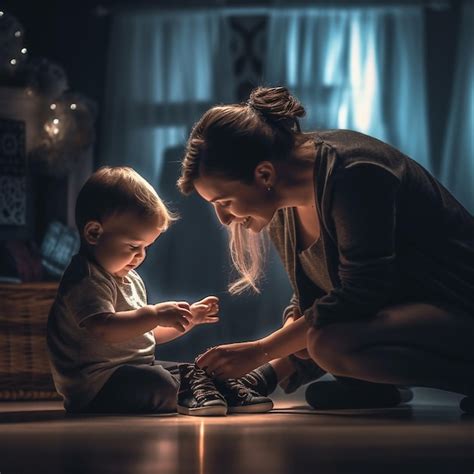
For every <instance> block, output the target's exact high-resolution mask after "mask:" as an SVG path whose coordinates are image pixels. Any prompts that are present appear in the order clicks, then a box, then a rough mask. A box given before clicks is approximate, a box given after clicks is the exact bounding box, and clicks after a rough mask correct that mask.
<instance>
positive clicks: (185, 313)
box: [179, 308, 193, 320]
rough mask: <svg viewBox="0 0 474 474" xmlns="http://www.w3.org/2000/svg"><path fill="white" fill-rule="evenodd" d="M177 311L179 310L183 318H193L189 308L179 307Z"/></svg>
mask: <svg viewBox="0 0 474 474" xmlns="http://www.w3.org/2000/svg"><path fill="white" fill-rule="evenodd" d="M179 312H180V313H181V315H182V316H184V317H185V318H188V319H189V320H191V319H193V313H191V311H190V310H189V309H185V308H180V309H179Z"/></svg>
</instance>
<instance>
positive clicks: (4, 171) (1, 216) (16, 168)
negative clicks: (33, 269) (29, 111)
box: [0, 119, 27, 226]
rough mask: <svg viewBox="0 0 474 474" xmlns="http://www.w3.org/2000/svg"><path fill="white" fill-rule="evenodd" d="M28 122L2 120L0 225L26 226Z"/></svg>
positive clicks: (0, 129) (0, 135)
mask: <svg viewBox="0 0 474 474" xmlns="http://www.w3.org/2000/svg"><path fill="white" fill-rule="evenodd" d="M25 139H26V137H25V122H22V121H18V120H6V119H0V225H9V226H24V225H26V202H27V200H26V198H27V196H26V194H27V190H26V146H25Z"/></svg>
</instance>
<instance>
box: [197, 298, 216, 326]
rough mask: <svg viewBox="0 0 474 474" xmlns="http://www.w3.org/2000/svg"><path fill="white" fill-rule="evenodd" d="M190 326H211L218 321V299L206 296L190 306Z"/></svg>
mask: <svg viewBox="0 0 474 474" xmlns="http://www.w3.org/2000/svg"><path fill="white" fill-rule="evenodd" d="M190 311H191V314H192V318H191V325H192V326H197V325H199V324H213V323H217V322H218V321H219V298H217V296H208V297H206V298H204V299H202V300H200V301H196V302H195V303H193V304H192V305H191V306H190Z"/></svg>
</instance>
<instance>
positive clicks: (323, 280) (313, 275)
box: [298, 238, 333, 293]
mask: <svg viewBox="0 0 474 474" xmlns="http://www.w3.org/2000/svg"><path fill="white" fill-rule="evenodd" d="M298 258H299V260H300V263H301V267H302V268H303V271H304V272H305V274H306V276H307V277H308V278H309V279H310V280H311V281H312V282H313V283H314V284H315V285H316V286H317V287H318V288H321V290H323V291H325V292H326V293H329V292H330V291H331V290H332V289H333V285H332V283H331V278H330V277H329V274H328V269H327V266H326V260H325V258H324V249H323V245H322V241H321V238H319V239H318V240H316V241H315V242H313V243H312V244H311V246H309V247H308V248H307V249H305V250H302V251H301V252H298Z"/></svg>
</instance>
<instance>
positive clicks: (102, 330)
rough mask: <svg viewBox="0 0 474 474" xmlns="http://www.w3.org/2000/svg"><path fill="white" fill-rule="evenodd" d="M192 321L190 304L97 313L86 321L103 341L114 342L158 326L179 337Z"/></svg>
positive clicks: (87, 326) (88, 326) (85, 323)
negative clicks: (170, 329) (168, 329)
mask: <svg viewBox="0 0 474 474" xmlns="http://www.w3.org/2000/svg"><path fill="white" fill-rule="evenodd" d="M191 319H192V314H191V311H190V307H189V304H188V303H184V302H180V303H177V302H175V301H171V302H166V303H160V304H156V305H147V306H143V307H142V308H138V309H135V310H131V311H120V312H117V313H102V314H97V315H95V316H92V317H90V318H88V319H86V320H85V321H84V326H85V327H86V329H87V330H88V331H89V332H90V333H91V334H92V335H93V336H94V337H97V338H98V339H100V340H101V341H104V342H107V343H114V342H122V341H126V340H128V339H133V338H134V337H136V336H139V335H142V334H145V333H146V332H148V331H151V330H152V329H154V328H155V327H156V326H166V327H168V328H173V330H174V331H176V332H177V333H178V334H182V333H184V332H185V331H186V327H187V326H189V325H190V320H191Z"/></svg>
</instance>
